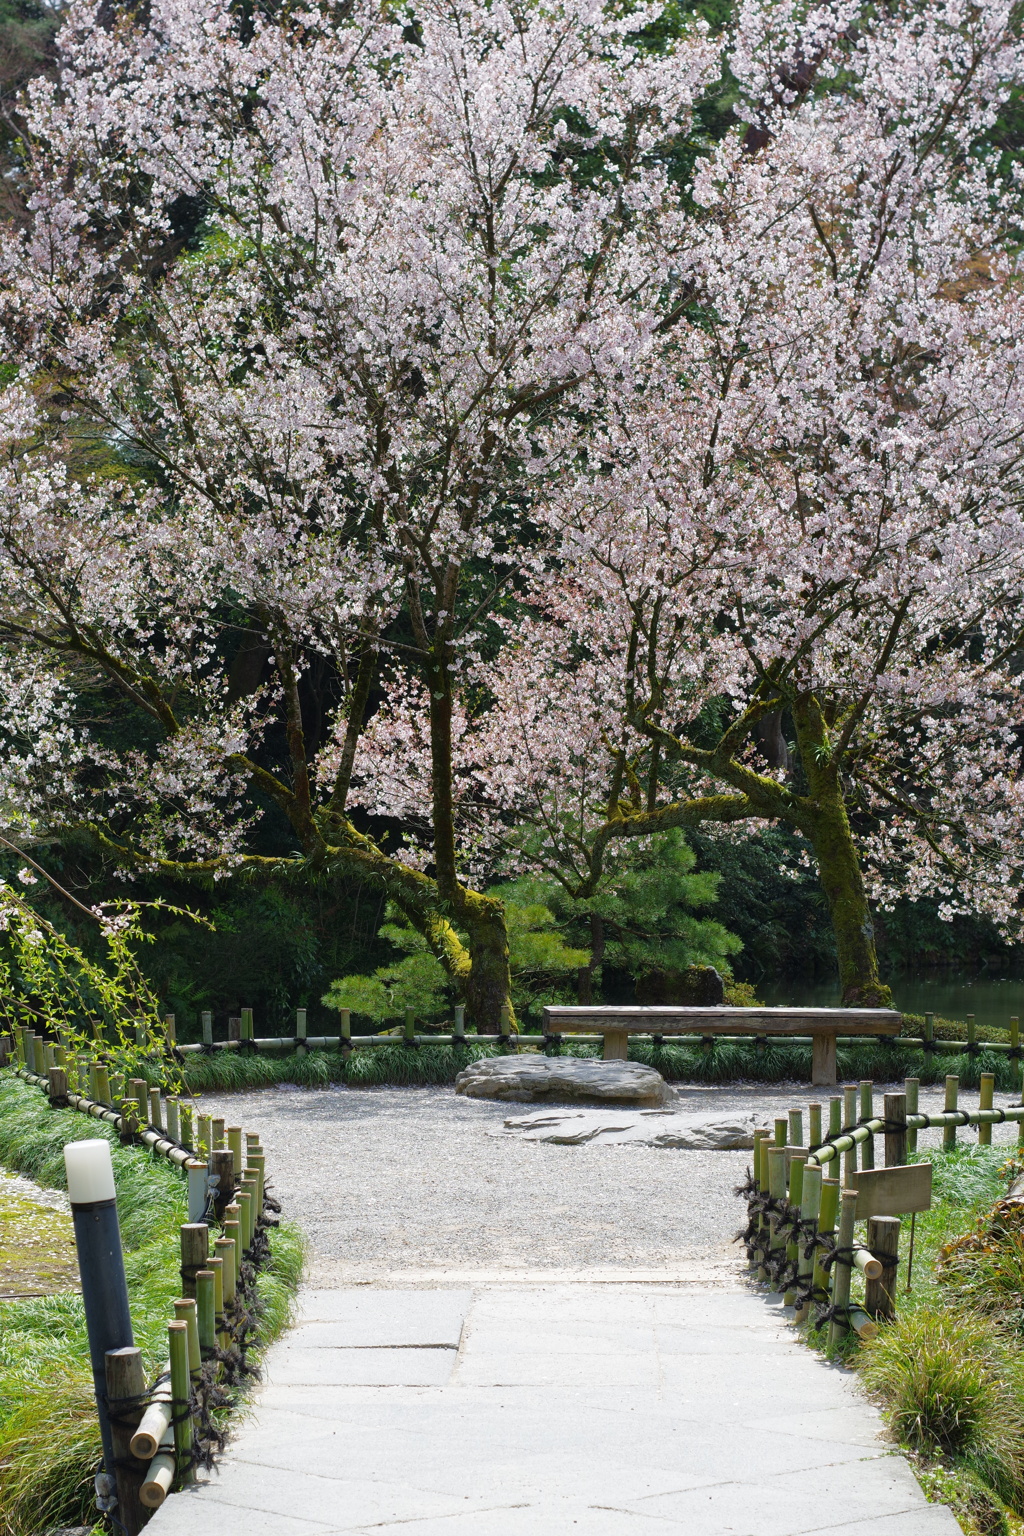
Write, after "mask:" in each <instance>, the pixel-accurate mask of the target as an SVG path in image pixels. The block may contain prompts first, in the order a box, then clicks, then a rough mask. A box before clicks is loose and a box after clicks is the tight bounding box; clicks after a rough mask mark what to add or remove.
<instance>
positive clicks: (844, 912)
mask: <svg viewBox="0 0 1024 1536" xmlns="http://www.w3.org/2000/svg"><path fill="white" fill-rule="evenodd" d="M811 840H812V842H813V845H814V852H815V854H816V856H817V860H818V874H819V877H820V879H821V883H822V886H823V887H824V891H825V895H826V897H827V898H828V906H829V912H830V914H831V917H832V928H833V931H834V933H835V936H836V957H837V959H838V961H839V983H840V986H841V988H842V1000H843V1006H844V1007H846V1008H889V1007H891V1005H892V994H891V992H890V991H889V988H888V987H886V986H883V985H882V983H881V981H880V980H879V976H878V956H877V954H876V952H875V929H874V924H873V923H872V921H871V910H870V908H869V906H868V899H867V893H866V892H865V890H864V880H863V876H862V875H861V869H860V861H859V859H858V858H857V850H856V848H855V847H854V843H853V834H852V832H851V830H850V822H849V818H848V817H847V814H846V807H845V806H844V804H843V802H842V798H841V795H840V794H839V793H838V791H837V792H836V794H835V795H834V796H829V797H828V799H827V800H826V802H825V803H824V804H822V802H821V800H820V799H819V801H818V805H817V808H816V815H815V817H814V824H813V827H812V829H811Z"/></svg>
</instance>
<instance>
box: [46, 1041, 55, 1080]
mask: <svg viewBox="0 0 1024 1536" xmlns="http://www.w3.org/2000/svg"><path fill="white" fill-rule="evenodd" d="M56 1065H57V1058H56V1056H55V1055H54V1054H53V1046H52V1045H51V1044H50V1042H49V1040H44V1042H43V1066H44V1068H45V1070H46V1071H47V1072H49V1070H50V1068H51V1067H55V1066H56Z"/></svg>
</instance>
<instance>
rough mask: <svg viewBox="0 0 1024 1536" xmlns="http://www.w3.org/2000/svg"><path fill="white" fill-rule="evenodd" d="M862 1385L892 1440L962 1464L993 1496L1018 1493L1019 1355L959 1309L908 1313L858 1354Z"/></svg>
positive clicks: (1022, 1472) (1022, 1389)
mask: <svg viewBox="0 0 1024 1536" xmlns="http://www.w3.org/2000/svg"><path fill="white" fill-rule="evenodd" d="M860 1369H861V1372H862V1375H863V1379H864V1383H865V1385H866V1386H867V1387H868V1388H869V1390H871V1391H873V1392H875V1393H877V1395H878V1396H879V1397H880V1398H881V1400H882V1402H883V1403H884V1405H885V1409H886V1413H887V1416H888V1419H889V1422H890V1424H891V1425H892V1428H893V1431H894V1433H895V1434H896V1436H897V1437H898V1438H899V1440H900V1441H901V1442H902V1443H903V1444H905V1445H909V1446H910V1447H912V1448H913V1449H914V1450H916V1451H921V1452H924V1453H925V1454H927V1455H931V1456H947V1457H953V1458H956V1459H957V1460H959V1461H962V1462H964V1463H965V1464H966V1465H967V1466H968V1467H969V1468H971V1470H972V1471H974V1472H976V1473H977V1474H978V1475H979V1476H980V1477H981V1478H983V1479H984V1481H985V1482H986V1483H988V1484H989V1485H990V1486H991V1487H993V1488H994V1489H995V1490H996V1492H997V1493H998V1494H999V1495H1000V1497H1002V1498H1005V1499H1007V1500H1008V1501H1010V1502H1011V1503H1012V1502H1019V1501H1020V1500H1021V1497H1022V1495H1024V1352H1022V1350H1021V1347H1020V1345H1019V1344H1018V1343H1017V1342H1016V1341H1015V1340H1013V1339H1011V1338H1009V1337H1007V1336H1005V1335H1003V1334H1001V1333H999V1332H998V1331H997V1330H994V1329H993V1327H992V1324H991V1322H990V1321H988V1320H987V1319H985V1318H983V1317H979V1316H976V1315H974V1314H972V1313H970V1312H966V1311H961V1310H959V1309H958V1310H955V1311H954V1310H948V1311H935V1312H933V1311H931V1310H928V1311H927V1312H924V1311H922V1312H911V1313H909V1314H906V1315H904V1316H901V1317H900V1318H899V1319H898V1320H897V1321H896V1322H895V1323H893V1324H891V1325H890V1326H889V1327H887V1328H882V1329H881V1330H880V1331H879V1334H878V1337H877V1339H874V1340H872V1341H871V1342H870V1343H869V1344H868V1345H867V1346H865V1348H864V1352H863V1360H862V1361H861V1364H860Z"/></svg>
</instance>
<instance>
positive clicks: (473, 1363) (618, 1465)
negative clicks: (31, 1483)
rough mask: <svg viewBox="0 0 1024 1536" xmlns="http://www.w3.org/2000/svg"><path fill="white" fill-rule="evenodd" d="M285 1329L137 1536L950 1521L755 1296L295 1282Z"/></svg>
mask: <svg viewBox="0 0 1024 1536" xmlns="http://www.w3.org/2000/svg"><path fill="white" fill-rule="evenodd" d="M300 1319H301V1321H300V1324H299V1327H298V1328H297V1329H296V1330H295V1331H294V1332H293V1333H292V1334H290V1335H288V1336H287V1338H286V1339H285V1340H284V1341H282V1342H281V1343H280V1344H278V1345H276V1346H275V1347H274V1348H273V1349H272V1350H271V1351H270V1352H269V1355H268V1358H267V1361H266V1371H265V1376H266V1380H265V1384H264V1385H263V1387H262V1388H261V1389H260V1392H259V1395H258V1397H257V1398H256V1400H255V1402H254V1404H253V1413H252V1414H251V1416H250V1417H249V1419H248V1420H247V1421H245V1422H243V1423H242V1424H241V1425H240V1427H239V1428H238V1430H237V1431H236V1434H235V1438H234V1439H233V1441H232V1444H231V1446H230V1447H229V1450H228V1452H227V1454H226V1456H225V1457H224V1458H223V1461H222V1463H221V1465H220V1468H219V1469H218V1471H217V1472H216V1473H214V1475H213V1476H212V1478H211V1479H210V1480H209V1481H208V1482H207V1483H204V1484H202V1485H200V1486H199V1487H197V1488H195V1489H193V1490H189V1491H186V1492H184V1493H180V1494H175V1495H173V1496H172V1497H171V1498H170V1499H168V1501H167V1502H166V1504H165V1505H164V1506H163V1508H162V1509H161V1510H159V1511H158V1512H157V1514H156V1515H155V1517H154V1519H153V1520H152V1522H151V1523H150V1525H149V1526H148V1527H147V1530H148V1531H149V1532H151V1533H152V1536H195V1532H196V1531H198V1530H208V1529H209V1530H216V1532H217V1536H302V1533H307V1536H313V1533H321V1536H369V1533H370V1532H374V1533H375V1536H381V1533H385V1536H386V1533H387V1532H389V1531H394V1532H395V1533H396V1536H397V1533H399V1532H402V1533H405V1532H408V1536H565V1532H567V1531H572V1530H573V1529H574V1528H575V1529H578V1530H579V1531H580V1533H581V1536H583V1533H584V1532H585V1533H586V1536H659V1533H663V1536H672V1533H677V1536H684V1533H685V1536H824V1533H825V1532H828V1533H829V1536H955V1533H956V1532H958V1531H959V1529H960V1528H959V1526H958V1524H957V1522H956V1520H955V1519H954V1518H953V1516H952V1514H951V1513H950V1511H949V1510H948V1509H945V1508H944V1507H942V1506H937V1505H928V1504H927V1503H926V1502H925V1499H924V1495H923V1494H922V1492H921V1490H920V1488H919V1487H918V1484H917V1482H916V1481H915V1479H914V1477H913V1475H912V1473H911V1471H910V1469H909V1467H908V1465H907V1463H906V1462H905V1461H904V1460H903V1458H902V1457H900V1456H897V1455H893V1454H891V1453H890V1452H889V1449H888V1447H887V1445H886V1444H885V1442H884V1441H883V1440H882V1439H881V1437H880V1434H879V1420H878V1415H877V1413H876V1411H875V1410H874V1409H873V1408H872V1407H871V1405H870V1404H869V1403H868V1402H867V1400H866V1399H865V1398H864V1397H863V1396H862V1395H861V1394H860V1392H859V1389H858V1388H857V1386H856V1384H855V1381H854V1378H853V1377H852V1376H851V1374H850V1373H849V1372H846V1371H843V1370H840V1369H838V1368H836V1367H831V1366H827V1365H825V1364H824V1363H823V1362H822V1361H821V1360H820V1359H819V1358H818V1357H816V1356H815V1355H814V1354H813V1353H812V1352H811V1351H810V1350H808V1349H806V1348H805V1347H804V1346H803V1345H802V1344H800V1343H799V1342H797V1340H796V1338H795V1336H794V1334H793V1333H792V1331H791V1330H789V1329H788V1327H787V1325H786V1322H785V1319H784V1317H783V1316H782V1315H780V1312H779V1309H778V1307H777V1306H773V1305H766V1304H765V1302H764V1300H763V1299H762V1298H761V1297H760V1296H757V1295H754V1294H751V1293H746V1292H743V1291H734V1292H720V1291H716V1290H700V1289H697V1288H694V1287H671V1286H666V1285H660V1286H645V1285H622V1286H618V1287H611V1286H605V1285H586V1284H575V1285H547V1284H536V1283H535V1284H533V1285H524V1286H510V1285H507V1284H506V1285H504V1286H483V1287H480V1288H479V1289H476V1290H473V1291H470V1290H467V1289H465V1288H461V1289H459V1290H449V1291H443V1290H438V1289H434V1290H430V1291H414V1290H408V1289H404V1290H400V1291H398V1290H377V1289H369V1288H367V1287H358V1288H352V1289H348V1290H338V1291H334V1292H326V1291H323V1290H320V1291H305V1292H304V1293H303V1294H302V1297H301V1309H300ZM297 1339H304V1340H305V1341H306V1342H305V1343H304V1344H303V1343H300V1344H297V1343H296V1342H295V1341H296V1340H297ZM414 1339H415V1340H419V1342H418V1343H414V1342H413V1340H414ZM712 1357H713V1358H714V1362H715V1363H714V1366H712V1365H711V1359H712Z"/></svg>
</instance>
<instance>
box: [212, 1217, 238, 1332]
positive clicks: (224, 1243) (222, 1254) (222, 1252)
mask: <svg viewBox="0 0 1024 1536" xmlns="http://www.w3.org/2000/svg"><path fill="white" fill-rule="evenodd" d="M228 1226H233V1227H234V1228H235V1230H236V1231H237V1229H238V1223H237V1222H225V1223H224V1227H225V1233H226V1234H227V1228H228ZM213 1251H214V1253H215V1254H216V1256H217V1258H218V1259H220V1261H221V1263H222V1265H223V1271H222V1273H223V1277H224V1309H225V1310H226V1309H227V1308H228V1307H230V1305H231V1303H232V1302H233V1301H234V1299H235V1287H236V1285H237V1284H238V1272H237V1269H236V1266H235V1242H234V1237H233V1235H225V1236H224V1237H218V1238H217V1240H216V1242H215V1243H214V1245H213Z"/></svg>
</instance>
